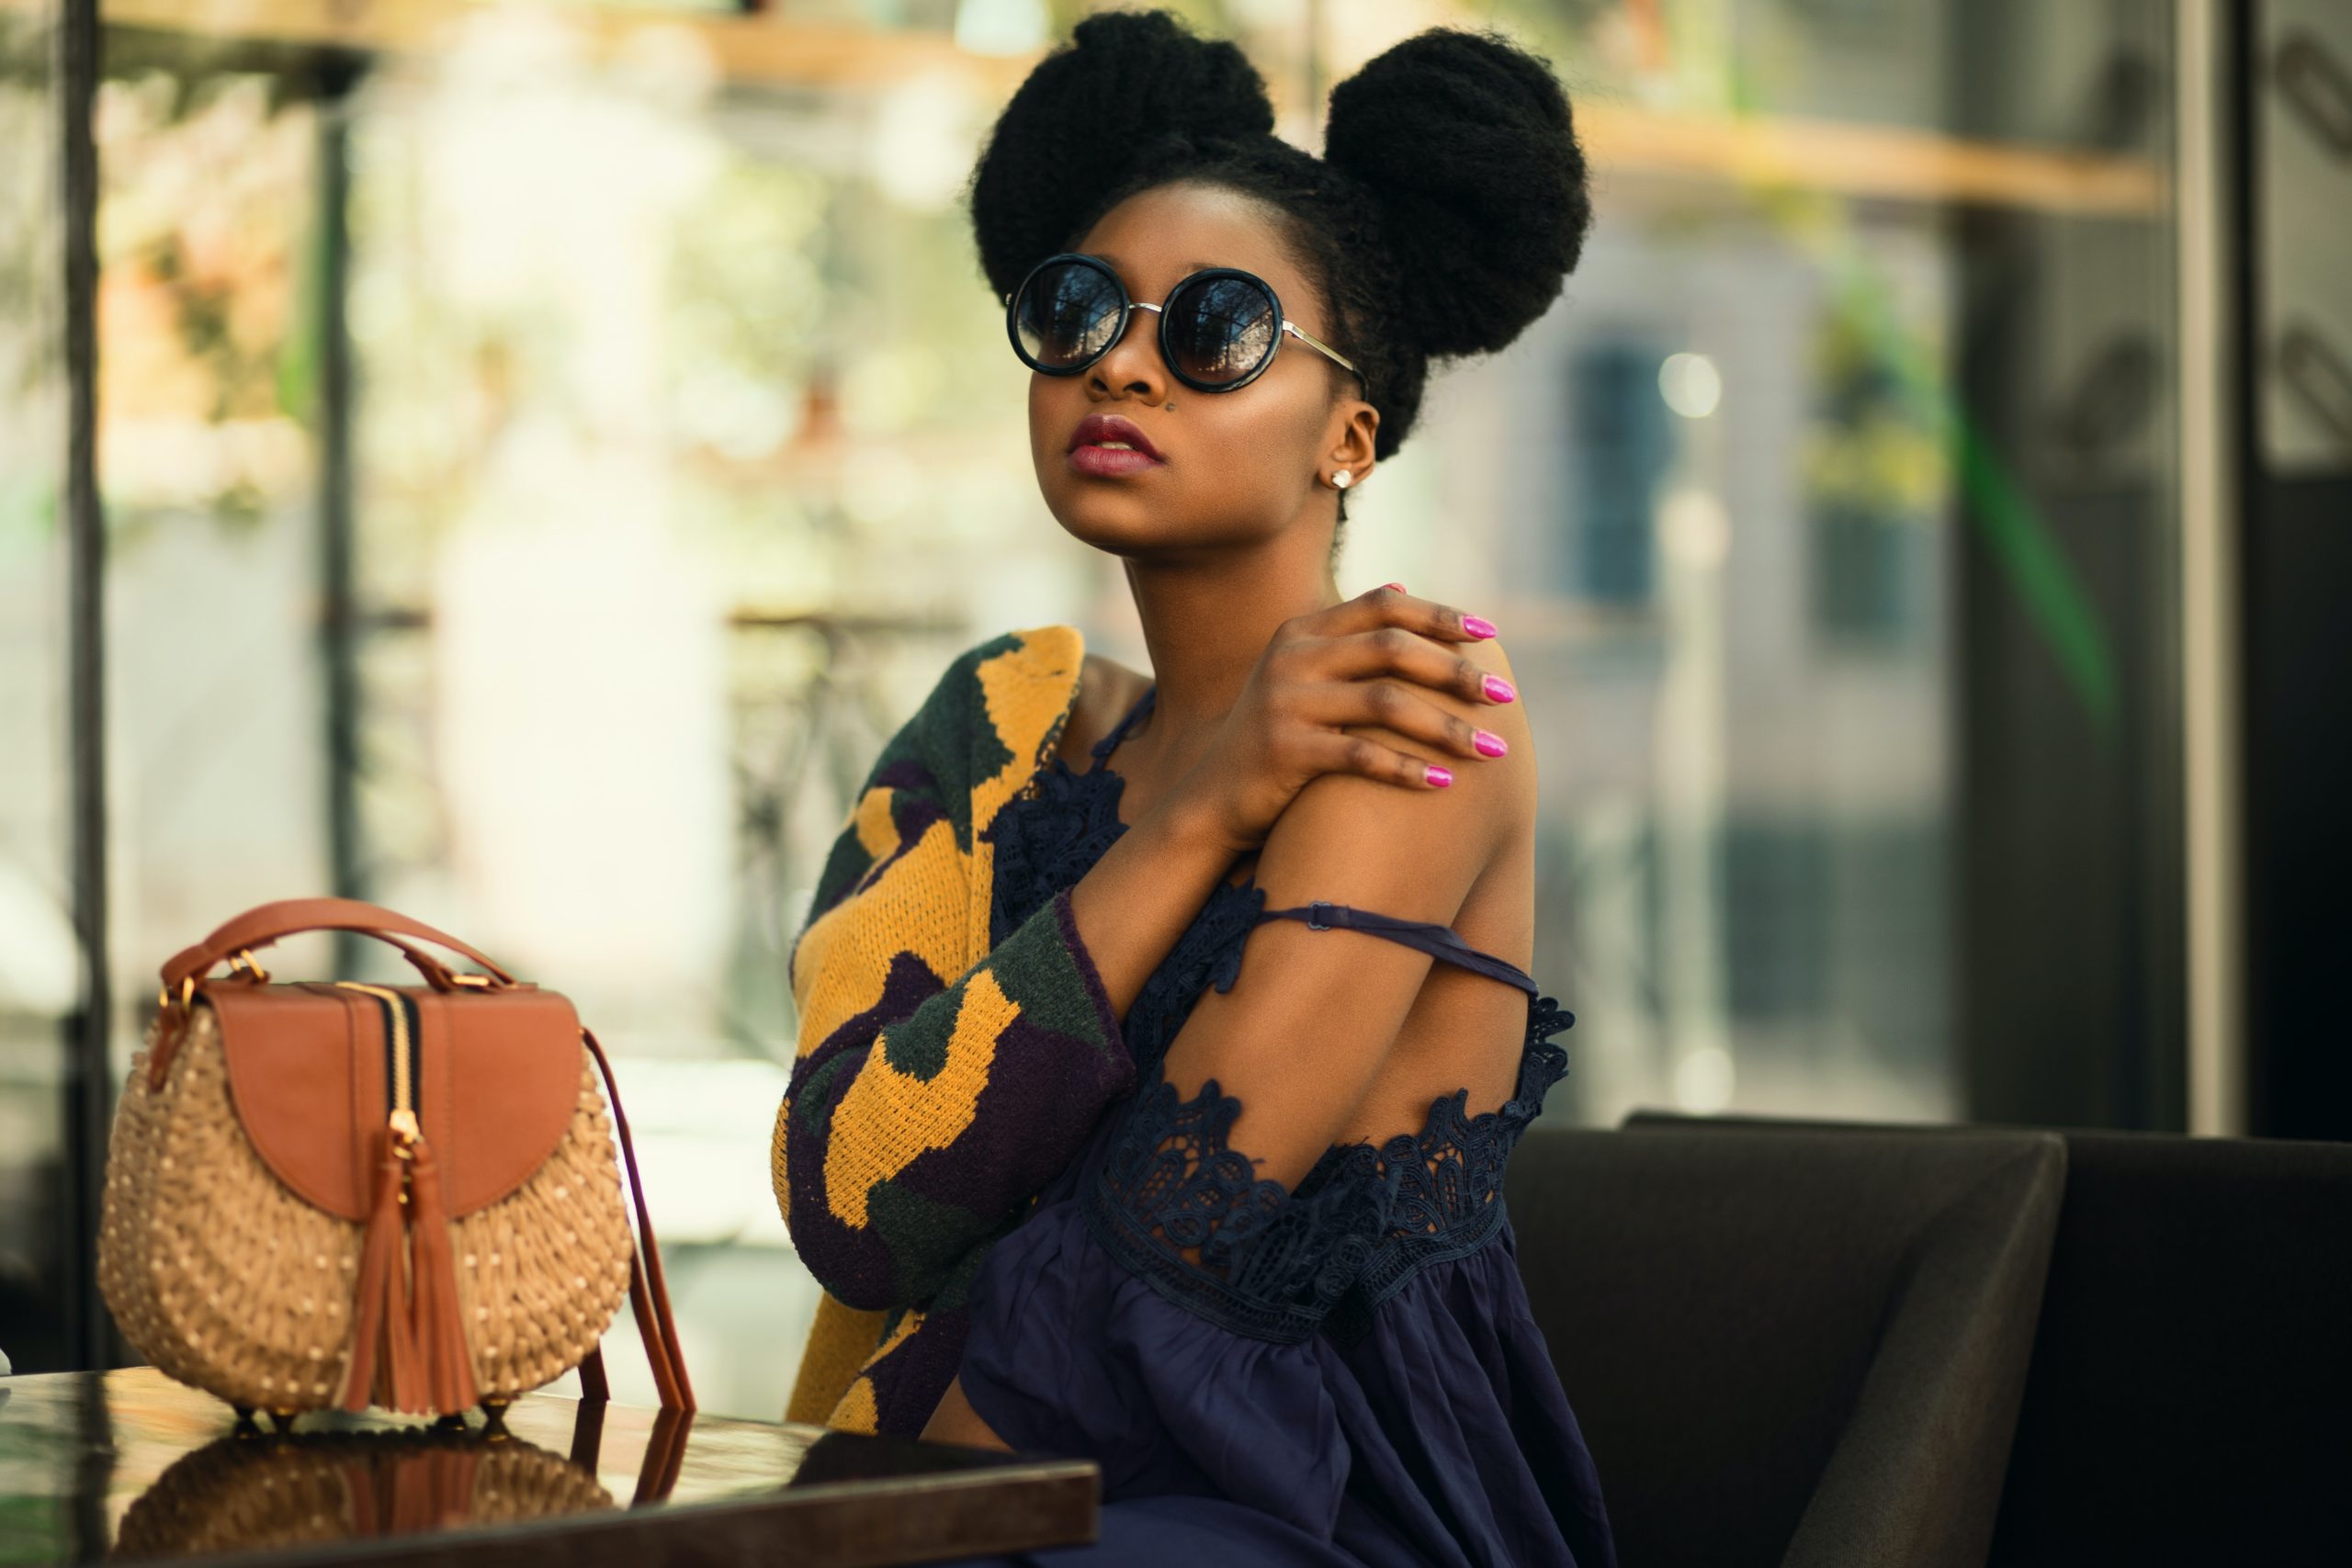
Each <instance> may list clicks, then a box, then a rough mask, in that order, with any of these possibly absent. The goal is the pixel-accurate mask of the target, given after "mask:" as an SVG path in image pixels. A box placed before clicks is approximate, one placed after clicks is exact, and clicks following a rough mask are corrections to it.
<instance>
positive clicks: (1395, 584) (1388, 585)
mask: <svg viewBox="0 0 2352 1568" xmlns="http://www.w3.org/2000/svg"><path fill="white" fill-rule="evenodd" d="M1381 586H1382V587H1383V588H1394V589H1395V590H1397V592H1399V593H1402V592H1405V585H1404V584H1403V583H1401V582H1384V583H1382V584H1381Z"/></svg>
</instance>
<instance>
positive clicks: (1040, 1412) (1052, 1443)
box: [960, 685, 1616, 1568]
mask: <svg viewBox="0 0 2352 1568" xmlns="http://www.w3.org/2000/svg"><path fill="white" fill-rule="evenodd" d="M1157 692H1158V687H1157V686H1156V685H1155V686H1153V687H1151V688H1149V689H1148V690H1147V691H1146V692H1145V693H1144V694H1143V696H1142V697H1141V698H1140V699H1139V700H1138V701H1137V702H1136V705H1135V706H1134V707H1133V708H1131V709H1130V710H1129V712H1128V713H1127V715H1126V716H1125V717H1124V718H1122V719H1121V720H1120V721H1119V723H1118V725H1117V727H1116V728H1114V729H1113V730H1112V731H1111V732H1110V733H1109V734H1108V735H1105V736H1104V737H1103V739H1101V740H1099V741H1097V742H1096V743H1095V745H1094V748H1093V755H1094V759H1095V761H1094V762H1093V765H1092V766H1091V768H1090V769H1089V771H1088V772H1086V773H1076V772H1073V771H1072V770H1071V769H1070V768H1069V766H1068V764H1066V763H1065V762H1064V761H1062V760H1061V759H1060V758H1059V757H1058V756H1057V757H1056V758H1055V759H1054V760H1053V761H1052V763H1051V764H1050V765H1049V767H1048V768H1047V769H1046V770H1045V771H1044V772H1043V773H1041V774H1040V775H1039V779H1038V785H1037V788H1036V789H1035V790H1034V791H1032V792H1030V793H1029V794H1026V795H1023V796H1022V797H1020V798H1018V799H1016V800H1014V801H1012V802H1011V803H1009V804H1008V805H1007V806H1006V807H1004V810H1003V812H1002V813H1001V814H1000V816H999V818H997V825H996V827H995V829H993V838H994V841H995V843H996V854H997V859H996V878H997V881H996V888H997V908H996V909H995V911H994V921H995V928H996V930H995V935H996V936H997V937H998V938H999V939H1000V940H1001V938H1002V937H1003V936H1004V934H1005V933H1006V932H1008V931H1010V930H1011V929H1012V927H1013V926H1014V925H1017V924H1018V923H1019V922H1020V920H1021V919H1023V918H1024V917H1025V916H1026V915H1027V914H1028V913H1029V912H1030V911H1031V910H1033V909H1034V908H1037V907H1038V906H1039V905H1041V904H1043V903H1044V902H1045V900H1046V899H1047V898H1050V897H1053V895H1054V894H1055V893H1056V892H1057V891H1059V890H1060V889H1062V888H1064V887H1068V886H1071V885H1073V884H1074V883H1076V882H1077V881H1078V880H1079V879H1080V877H1082V876H1084V875H1085V874H1086V872H1087V871H1088V869H1089V868H1091V866H1092V865H1093V864H1094V863H1095V861H1097V860H1098V859H1100V858H1101V856H1102V855H1103V852H1104V851H1105V850H1107V849H1108V848H1109V847H1110V845H1111V844H1112V843H1113V842H1114V840H1116V839H1117V838H1118V837H1119V835H1120V834H1121V833H1122V832H1124V831H1125V824H1123V823H1121V822H1120V821H1119V820H1118V803H1119V796H1120V794H1121V791H1122V787H1123V785H1124V784H1125V781H1124V779H1122V778H1121V776H1120V775H1119V774H1118V773H1115V772H1114V771H1112V770H1111V769H1110V768H1109V767H1108V766H1106V763H1107V761H1108V759H1109V757H1110V754H1111V752H1112V750H1114V749H1115V748H1116V746H1117V745H1118V743H1119V742H1120V741H1121V740H1122V739H1125V735H1126V733H1127V731H1128V729H1129V728H1132V727H1133V725H1134V724H1135V722H1136V720H1137V719H1138V718H1140V717H1141V716H1143V714H1144V713H1145V712H1146V711H1147V710H1148V708H1149V707H1150V705H1151V702H1152V698H1153V696H1154V695H1155V694H1157ZM1253 883H1254V879H1252V882H1245V883H1242V884H1239V885H1234V884H1221V885H1220V886H1218V887H1217V888H1216V891H1215V892H1214V893H1212V894H1211V896H1210V897H1209V899H1208V901H1207V903H1206V904H1205V905H1204V906H1203V908H1202V910H1201V912H1200V914H1199V916H1198V917H1196V918H1195V919H1194V920H1193V923H1192V925H1191V927H1190V928H1189V929H1188V930H1187V931H1185V932H1184V934H1183V935H1182V937H1181V938H1180V939H1179V940H1178V942H1177V943H1176V945H1175V947H1174V948H1173V949H1172V950H1171V951H1170V953H1169V955H1168V957H1167V959H1166V960H1165V961H1164V962H1163V963H1162V964H1160V966H1159V969H1158V971H1156V972H1155V973H1154V974H1153V975H1152V976H1151V978H1150V979H1149V980H1148V982H1147V983H1146V985H1145V986H1144V988H1143V990H1142V992H1141V993H1140V994H1139V995H1138V997H1137V998H1136V1003H1135V1005H1134V1007H1133V1008H1132V1009H1130V1010H1129V1011H1128V1014H1127V1018H1126V1021H1125V1037H1126V1043H1127V1047H1128V1049H1129V1051H1130V1052H1131V1053H1132V1054H1133V1055H1134V1056H1135V1059H1136V1082H1137V1086H1138V1087H1137V1089H1136V1092H1135V1093H1134V1095H1133V1096H1132V1097H1130V1098H1128V1099H1125V1100H1120V1101H1118V1102H1116V1103H1114V1105H1113V1106H1112V1107H1111V1108H1110V1110H1109V1111H1106V1112H1105V1113H1104V1115H1103V1120H1102V1122H1100V1123H1099V1124H1098V1126H1097V1127H1096V1129H1095V1131H1094V1134H1093V1136H1092V1139H1091V1143H1090V1144H1089V1145H1088V1146H1087V1147H1086V1148H1085V1150H1084V1151H1083V1152H1082V1153H1081V1154H1080V1156H1079V1157H1078V1158H1077V1159H1076V1160H1074V1161H1073V1162H1072V1163H1071V1164H1070V1166H1069V1168H1067V1169H1066V1170H1065V1171H1064V1172H1063V1173H1062V1175H1061V1176H1060V1177H1059V1178H1058V1179H1057V1180H1056V1181H1055V1182H1054V1184H1053V1185H1052V1186H1051V1187H1049V1188H1048V1189H1047V1190H1046V1191H1045V1192H1044V1193H1043V1194H1041V1195H1040V1197H1039V1198H1038V1200H1037V1201H1036V1203H1035V1206H1034V1207H1033V1208H1032V1209H1031V1210H1030V1211H1029V1213H1027V1214H1026V1215H1025V1216H1024V1217H1023V1221H1022V1223H1021V1224H1019V1225H1018V1226H1017V1227H1016V1228H1015V1229H1013V1230H1012V1232H1011V1233H1010V1234H1009V1235H1006V1236H1004V1237H1003V1238H1002V1239H1001V1240H999V1241H998V1242H997V1243H996V1244H995V1246H994V1247H993V1248H992V1249H991V1250H990V1251H989V1254H988V1256H987V1258H986V1259H985V1260H984V1262H983V1263H982V1264H981V1266H980V1271H979V1273H978V1276H977V1277H976V1279H975V1280H974V1281H973V1284H972V1287H971V1292H970V1303H971V1325H970V1332H969V1337H968V1338H967V1341H966V1347H965V1352H964V1361H963V1366H962V1370H961V1373H960V1376H961V1379H962V1382H963V1388H964V1393H965V1394H966V1396H967V1398H968V1399H969V1400H970V1402H971V1404H972V1407H973V1409H974V1410H975V1411H976V1412H977V1413H978V1415H979V1416H980V1418H981V1419H982V1420H984V1421H986V1422H987V1423H988V1424H989V1427H990V1428H991V1429H993V1430H994V1431H995V1432H996V1433H997V1434H998V1435H999V1436H1001V1438H1004V1440H1005V1441H1006V1442H1008V1443H1010V1444H1012V1446H1013V1447H1014V1448H1016V1449H1022V1450H1034V1451H1040V1452H1047V1453H1061V1454H1072V1455H1079V1456H1082V1457H1085V1458H1089V1459H1092V1460H1095V1461H1098V1462H1099V1463H1100V1464H1101V1466H1102V1469H1103V1508H1102V1534H1101V1538H1100V1540H1098V1541H1097V1542H1096V1543H1095V1544H1094V1545H1091V1546H1086V1547H1069V1548H1062V1549H1057V1550H1055V1551H1041V1552H1035V1553H1031V1554H1027V1555H1023V1556H1019V1557H1012V1558H992V1559H988V1560H986V1561H988V1562H999V1563H1005V1562H1019V1563H1035V1564H1041V1565H1056V1568H1060V1565H1075V1564H1079V1563H1095V1562H1105V1563H1108V1562H1118V1563H1138V1564H1148V1563H1154V1562H1166V1563H1170V1564H1175V1563H1181V1564H1182V1565H1183V1568H1204V1564H1205V1563H1208V1562H1212V1561H1214V1562H1216V1564H1217V1568H1228V1565H1238V1564H1245V1563H1247V1564H1254V1563H1300V1564H1331V1565H1349V1568H1354V1565H1360V1564H1366V1563H1377V1564H1392V1563H1393V1564H1397V1565H1399V1568H1403V1565H1406V1564H1411V1565H1415V1568H1421V1565H1426V1564H1463V1565H1471V1564H1476V1565H1481V1568H1484V1565H1490V1564H1491V1565H1497V1568H1501V1565H1515V1568H1538V1565H1542V1564H1561V1565H1577V1568H1611V1565H1612V1564H1614V1562H1616V1553H1615V1549H1614V1546H1613V1544H1612V1541H1611V1534H1610V1529H1609V1521H1608V1516H1607V1514H1606V1512H1605V1511H1604V1509H1603V1507H1602V1505H1601V1495H1600V1478H1599V1476H1598V1474H1597V1472H1596V1471H1595V1469H1594V1465H1593V1461H1592V1456H1591V1454H1590V1453H1589V1451H1588V1450H1587V1449H1586V1447H1585V1442H1584V1438H1583V1435H1582V1433H1581V1432H1580V1431H1579V1430H1578V1429H1577V1420H1576V1416H1574V1415H1573V1414H1572V1413H1571V1412H1570V1410H1569V1408H1568V1403H1567V1399H1566V1395H1565V1394H1564V1393H1562V1391H1561V1388H1560V1382H1559V1379H1558V1377H1557V1376H1556V1375H1555V1372H1554V1371H1553V1368H1552V1361H1551V1357H1550V1354H1549V1352H1548V1349H1547V1348H1546V1346H1545V1344H1544V1336H1543V1333H1542V1332H1541V1331H1540V1330H1539V1329H1538V1328H1537V1327H1536V1325H1535V1322H1534V1320H1533V1318H1532V1316H1531V1315H1530V1313H1529V1310H1528V1305H1527V1296H1526V1292H1525V1290H1524V1289H1523V1288H1522V1286H1521V1282H1520V1277H1519V1269H1518V1265H1517V1261H1516V1259H1517V1251H1518V1242H1517V1239H1516V1237H1515V1236H1514V1235H1513V1234H1512V1231H1511V1226H1510V1218H1509V1216H1508V1215H1507V1214H1506V1213H1505V1212H1504V1208H1503V1200H1502V1178H1503V1169H1504V1166H1505V1163H1506V1161H1507V1160H1508V1159H1509V1157H1510V1151H1511V1148H1512V1146H1513V1145H1515V1144H1516V1143H1517V1142H1518V1140H1519V1137H1520V1134H1521V1133H1522V1132H1523V1131H1524V1130H1525V1129H1526V1127H1527V1124H1528V1123H1529V1122H1532V1121H1533V1120H1534V1118H1535V1115H1536V1113H1537V1112H1538V1111H1540V1110H1541V1109H1542V1107H1543V1102H1544V1094H1545V1093H1546V1091H1548V1090H1549V1089H1550V1088H1551V1087H1552V1085H1553V1084H1554V1083H1555V1082H1557V1081H1558V1079H1559V1078H1560V1077H1561V1075H1562V1074H1563V1073H1565V1072H1566V1054H1565V1053H1564V1052H1563V1051H1562V1050H1561V1049H1560V1048H1559V1047H1558V1046H1556V1045H1554V1044H1553V1043H1550V1040H1549V1036H1551V1035H1553V1034H1555V1033H1557V1032H1559V1031H1561V1030H1562V1029H1564V1028H1566V1026H1567V1025H1568V1023H1569V1021H1570V1020H1569V1017H1568V1015H1567V1014H1566V1013H1565V1012H1563V1011H1562V1010H1560V1009H1559V1008H1558V1007H1557V1006H1556V1005H1555V1003H1554V1001H1553V999H1552V998H1549V997H1540V996H1538V995H1537V991H1536V986H1535V982H1534V981H1533V980H1532V979H1530V978H1529V977H1528V976H1526V975H1525V974H1524V973H1522V972H1521V970H1520V969H1518V968H1517V967H1516V966H1515V965H1513V964H1508V963H1505V962H1504V961H1503V960H1501V959H1498V958H1496V957H1494V956H1493V955H1491V954H1488V953H1479V952H1477V951H1476V950H1475V949H1473V948H1471V947H1469V946H1468V945H1467V944H1466V943H1464V942H1462V940H1461V939H1460V937H1458V936H1457V935H1456V934H1455V933H1454V932H1453V931H1451V930H1450V929H1448V928H1446V927H1442V926H1436V925H1431V924H1428V923H1425V922H1419V921H1408V920H1398V919H1392V918H1390V917H1386V916H1382V915H1378V914H1375V913H1373V912H1371V911H1364V910H1354V909H1351V908H1348V907H1346V906H1343V905H1332V904H1325V903H1317V904H1312V905H1308V906H1305V907H1302V908H1295V909H1283V910H1268V909H1266V908H1264V904H1265V890H1264V889H1262V888H1260V887H1257V886H1253ZM1278 918H1291V919H1303V920H1306V922H1307V923H1308V924H1309V925H1310V926H1314V927H1316V928H1317V929H1323V928H1326V927H1333V926H1342V925H1344V926H1351V927H1353V928H1355V929H1357V930H1360V931H1366V932H1368V933H1370V934H1373V935H1377V936H1383V937H1387V938H1390V939H1392V940H1396V941H1399V942H1407V943H1408V944H1409V945H1411V946H1414V947H1416V948H1419V949H1420V950H1421V951H1424V952H1428V953H1431V954H1432V955H1433V956H1436V957H1439V958H1442V959H1443V960H1445V961H1447V962H1452V963H1456V964H1462V965H1463V966H1464V967H1466V968H1471V969H1474V970H1476V971H1477V972H1479V973H1481V974H1486V975H1488V976H1493V977H1494V978H1496V979H1498V980H1501V981H1505V982H1507V983H1509V984H1512V985H1516V986H1519V987H1521V989H1522V990H1525V991H1526V992H1527V993H1528V1025H1527V1034H1526V1043H1525V1050H1524V1054H1523V1055H1522V1057H1521V1066H1520V1075H1519V1087H1518V1091H1517V1093H1516V1094H1515V1095H1514V1097H1513V1098H1512V1099H1511V1100H1510V1101H1509V1103H1507V1104H1505V1105H1504V1106H1503V1107H1501V1108H1500V1109H1499V1110H1498V1111H1488V1112H1485V1113H1481V1114H1477V1115H1471V1114H1469V1113H1468V1112H1467V1101H1468V1090H1467V1089H1462V1090H1457V1091H1456V1092H1455V1093H1453V1094H1452V1095H1450V1096H1446V1097H1444V1098H1442V1099H1440V1100H1437V1101H1436V1102H1435V1103H1434V1104H1433V1105H1432V1106H1431V1107H1430V1115H1429V1119H1428V1122H1427V1125H1426V1126H1425V1128H1424V1129H1423V1131H1422V1132H1421V1133H1420V1134H1419V1136H1414V1135H1410V1134H1407V1135H1401V1136H1398V1137H1396V1138H1392V1139H1390V1140H1388V1141H1387V1142H1386V1143H1385V1144H1382V1145H1376V1146H1375V1145H1370V1144H1352V1145H1336V1144H1335V1145H1332V1146H1331V1148H1330V1149H1329V1150H1328V1151H1327V1152H1326V1153H1325V1155H1324V1156H1323V1157H1322V1158H1321V1159H1320V1160H1318V1161H1317V1164H1316V1165H1315V1167H1314V1168H1312V1169H1311V1170H1310V1171H1309V1172H1308V1173H1307V1174H1306V1176H1305V1177H1304V1178H1302V1179H1300V1180H1299V1182H1298V1184H1297V1185H1296V1187H1295V1189H1285V1188H1284V1187H1283V1186H1282V1184H1280V1183H1278V1182H1274V1181H1268V1180H1261V1179H1257V1178H1256V1176H1255V1175H1254V1173H1253V1171H1252V1168H1251V1166H1250V1160H1249V1157H1248V1156H1247V1153H1246V1151H1239V1150H1235V1149H1232V1148H1230V1147H1228V1146H1227V1142H1226V1134H1227V1131H1228V1130H1229V1129H1230V1128H1231V1126H1232V1125H1233V1122H1234V1121H1235V1119H1236V1117H1237V1116H1238V1113H1239V1111H1240V1101H1239V1100H1237V1099H1235V1098H1234V1097H1232V1096H1230V1095H1227V1094H1223V1093H1222V1092H1220V1091H1219V1089H1218V1086H1217V1085H1216V1083H1215V1081H1214V1080H1212V1081H1211V1082H1209V1083H1207V1084H1205V1085H1204V1087H1203V1089H1202V1090H1201V1092H1200V1093H1199V1094H1197V1095H1195V1096H1193V1098H1192V1099H1190V1100H1181V1101H1180V1100H1179V1099H1178V1097H1177V1093H1176V1090H1175V1088H1174V1086H1173V1085H1171V1084H1170V1083H1169V1082H1167V1081H1166V1079H1165V1078H1164V1077H1162V1076H1161V1070H1160V1069H1161V1066H1162V1064H1163V1060H1164V1058H1165V1055H1166V1053H1167V1050H1168V1046H1169V1043H1170V1042H1171V1041H1173V1040H1174V1038H1175V1037H1176V1032H1177V1031H1178V1030H1179V1029H1181V1028H1182V1025H1183V1022H1184V1020H1185V1018H1186V1016H1187V1015H1188V1014H1189V1013H1190V1012H1191V1011H1192V1009H1193V1004H1194V1003H1195V1002H1197V1001H1198V1000H1199V998H1200V997H1201V996H1202V994H1203V993H1204V991H1205V990H1206V988H1207V987H1209V986H1212V985H1214V986H1216V987H1217V989H1219V990H1220V991H1225V990H1230V989H1231V988H1232V987H1233V984H1234V982H1235V980H1236V979H1237V978H1238V976H1239V973H1240V965H1241V953H1242V945H1243V942H1244V941H1245V939H1246V938H1247V937H1248V935H1249V933H1250V930H1251V928H1252V927H1254V926H1255V925H1256V924H1257V923H1258V922H1259V921H1261V920H1263V919H1278ZM1336 940H1343V941H1356V940H1360V939H1359V938H1355V937H1348V938H1340V939H1336ZM1186 1247H1197V1248H1199V1251H1198V1254H1197V1256H1198V1258H1199V1262H1198V1263H1197V1264H1195V1263H1193V1262H1190V1261H1188V1260H1186V1258H1184V1257H1183V1256H1182V1250H1181V1249H1182V1248H1186ZM1204 1551H1215V1552H1217V1553H1219V1554H1220V1555H1219V1556H1218V1557H1217V1558H1216V1559H1210V1558H1206V1557H1204V1555H1203V1553H1204ZM971 1561H972V1562H979V1561H982V1560H978V1559H974V1560H971Z"/></svg>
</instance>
